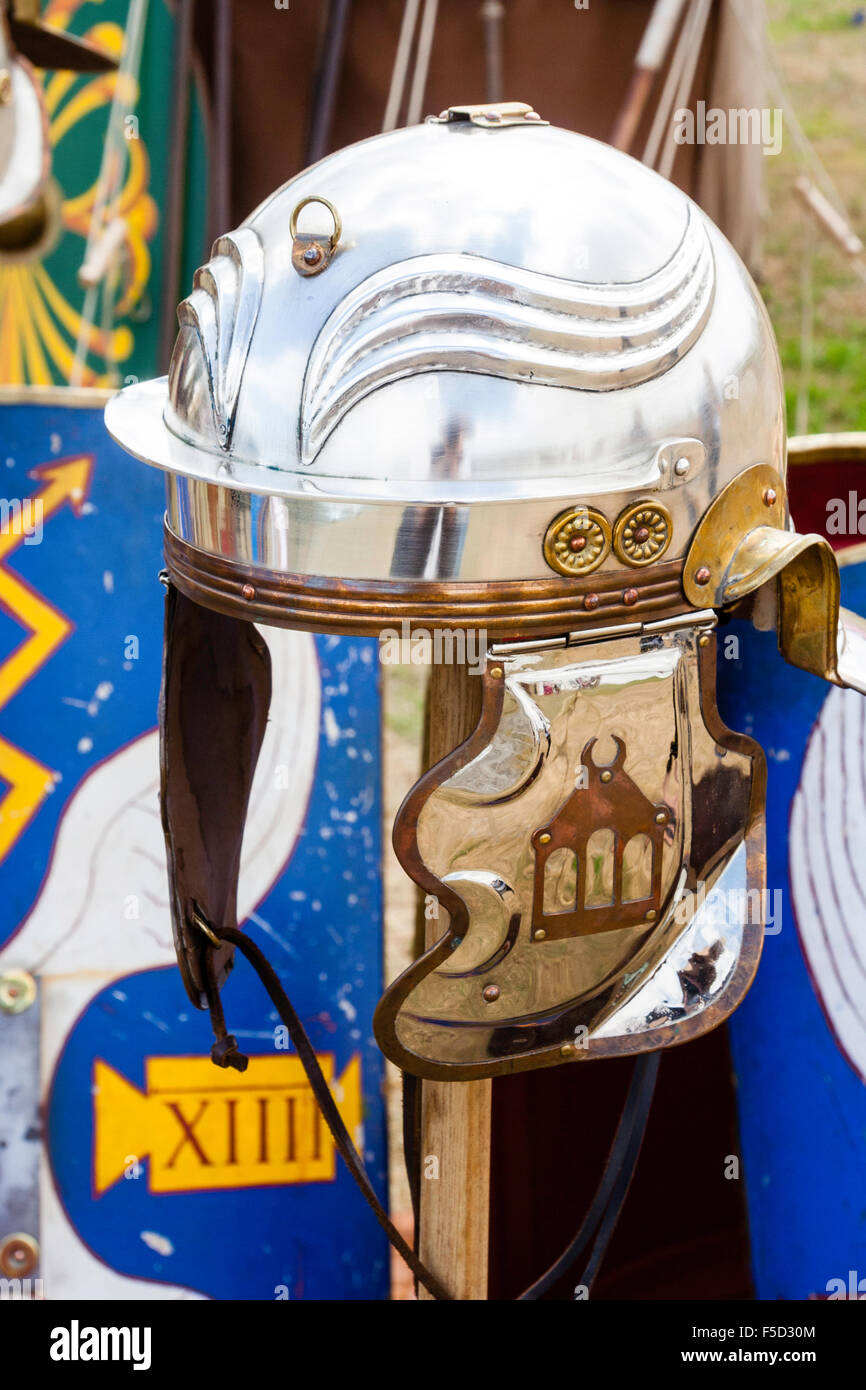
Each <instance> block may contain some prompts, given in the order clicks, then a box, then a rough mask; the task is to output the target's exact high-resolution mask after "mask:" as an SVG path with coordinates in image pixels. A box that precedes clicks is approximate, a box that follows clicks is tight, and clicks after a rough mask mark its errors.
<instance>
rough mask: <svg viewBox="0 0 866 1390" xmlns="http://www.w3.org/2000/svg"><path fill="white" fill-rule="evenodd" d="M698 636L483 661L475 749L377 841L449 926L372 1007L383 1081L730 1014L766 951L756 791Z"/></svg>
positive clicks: (651, 1036)
mask: <svg viewBox="0 0 866 1390" xmlns="http://www.w3.org/2000/svg"><path fill="white" fill-rule="evenodd" d="M714 621H715V619H714V616H713V614H712V613H707V612H706V611H705V612H704V613H702V614H695V615H694V617H693V620H692V621H691V623H690V622H689V621H688V620H687V619H682V620H680V621H677V620H676V619H669V620H666V621H662V622H657V623H645V624H642V625H639V627H638V630H637V631H636V632H632V633H630V634H625V633H624V634H623V635H622V636H616V635H615V634H613V633H610V632H605V633H604V634H597V635H596V636H595V637H592V636H590V637H587V638H586V639H584V640H583V641H580V642H578V643H577V644H576V645H574V646H564V647H560V648H556V649H551V648H550V647H545V646H544V645H543V644H539V645H537V646H535V645H532V644H529V643H515V644H514V646H513V647H500V648H494V649H493V650H492V651H491V652H490V654H489V658H488V665H487V672H486V675H485V677H484V704H483V709H482V715H481V722H480V723H479V725H478V728H477V730H476V732H475V733H474V734H473V735H472V736H471V738H470V739H468V740H467V741H466V743H464V744H463V745H462V746H461V747H460V748H458V749H456V750H455V752H454V753H453V754H452V756H451V757H450V758H447V759H445V760H444V761H443V762H440V763H438V764H437V765H436V766H435V767H434V768H432V769H431V770H430V771H429V772H428V773H426V774H425V776H424V777H422V779H421V781H420V782H419V783H418V784H417V786H416V787H415V788H414V789H413V790H412V791H411V792H410V793H409V795H408V797H407V798H406V800H405V802H404V803H403V806H402V807H401V809H400V812H399V814H398V816H397V820H396V822H395V826H394V847H395V850H396V852H397V857H398V858H399V860H400V862H401V864H402V865H403V867H404V868H405V869H406V871H407V872H408V873H409V874H410V876H411V877H412V878H413V879H414V880H415V882H416V883H418V884H419V885H420V886H421V887H422V888H423V890H424V892H425V893H429V894H432V895H434V896H435V897H436V899H437V901H438V903H439V905H440V914H441V916H442V917H443V919H444V917H445V914H447V918H448V925H447V928H446V929H445V931H444V933H443V935H442V937H441V938H440V940H439V941H438V942H437V943H436V944H435V946H433V947H432V948H431V949H430V950H428V951H427V952H426V953H425V954H424V955H423V956H421V957H420V958H419V959H418V960H416V961H415V962H414V963H413V964H412V965H411V966H410V967H409V969H408V970H407V971H405V972H404V974H403V975H401V976H400V977H399V978H398V979H397V980H395V981H394V982H393V984H392V985H391V986H390V987H389V989H388V990H387V991H386V993H385V995H384V997H383V999H382V1001H381V1002H380V1004H379V1006H378V1008H377V1011H376V1016H375V1020H374V1028H375V1031H376V1037H377V1039H378V1042H379V1045H380V1046H381V1047H382V1049H383V1051H384V1052H385V1053H386V1055H387V1056H388V1057H389V1058H391V1060H392V1061H394V1062H396V1063H397V1064H398V1065H399V1066H401V1067H404V1068H405V1069H407V1070H409V1071H412V1072H415V1073H416V1074H418V1075H421V1076H429V1077H437V1078H441V1079H454V1080H469V1079H471V1078H473V1077H481V1076H494V1075H499V1074H501V1073H503V1072H509V1071H515V1070H523V1069H524V1068H529V1067H538V1066H549V1065H552V1064H561V1063H563V1062H565V1061H571V1062H576V1061H580V1060H583V1059H585V1058H587V1057H597V1056H612V1055H617V1054H621V1053H623V1052H640V1051H645V1050H647V1049H652V1048H655V1047H663V1046H665V1045H666V1044H668V1043H671V1042H681V1041H684V1040H685V1039H686V1038H688V1037H695V1036H697V1035H699V1034H700V1033H702V1032H705V1031H706V1030H707V1029H709V1028H711V1027H714V1026H715V1025H716V1024H717V1023H719V1022H721V1020H722V1019H723V1018H725V1017H726V1016H727V1015H728V1013H730V1012H731V1010H732V1009H733V1008H735V1007H736V1005H737V1003H738V1002H739V1000H740V999H741V998H742V997H743V995H744V994H745V992H746V990H747V988H748V986H749V983H750V981H751V978H752V976H753V974H754V971H755V969H756V967H757V962H758V957H759V955H760V948H761V941H762V934H763V925H762V921H761V917H760V911H761V903H762V901H763V900H762V898H761V892H760V890H761V888H762V887H763V883H764V877H763V875H764V855H763V804H764V776H765V774H764V763H763V756H762V754H761V750H760V749H759V748H758V746H757V744H755V743H754V742H753V741H752V740H751V739H749V738H747V737H745V736H743V735H739V734H733V733H731V732H730V730H728V729H726V728H725V727H724V725H723V724H722V723H721V721H720V719H719V717H718V714H717V712H716V709H715V698H714V688H715V642H714V638H713V636H712V628H713V624H714ZM494 665H495V666H496V667H497V668H501V669H502V671H503V675H502V676H501V677H497V678H494V677H493V676H492V668H493V666H494ZM593 745H595V747H594V749H593ZM581 750H583V762H581ZM596 758H597V759H598V765H594V764H595V759H596ZM605 759H606V760H607V761H605ZM582 783H585V784H586V785H585V786H583V787H582V788H581V784H582ZM582 797H583V798H586V799H587V800H586V802H585V803H583V802H581V800H580V798H582ZM584 806H585V808H586V809H583V808H584ZM569 823H570V824H569ZM533 827H534V828H535V829H534V830H533ZM617 831H618V832H619V838H620V841H621V843H619V844H618V843H617V836H616V833H615V832H617ZM594 835H596V836H597V835H601V836H607V837H609V839H608V842H607V849H606V851H605V850H604V849H599V850H598V852H597V845H596V842H595V841H594V839H593V836H594ZM610 840H612V841H613V843H612V844H611V843H610ZM639 841H642V842H643V843H642V844H639V843H638V842H639ZM575 849H576V850H577V853H576V855H574V851H575ZM633 849H636V850H638V851H639V853H638V854H636V855H632V850H633ZM568 852H571V853H572V854H573V856H574V857H575V858H576V859H577V860H579V861H580V862H579V863H578V865H577V874H576V875H575V874H574V873H573V872H572V871H570V870H568V869H566V870H565V872H562V873H560V872H559V870H558V868H557V867H556V866H554V868H555V873H554V878H553V883H552V885H551V887H552V892H551V896H552V898H553V901H552V902H545V899H544V893H545V889H546V888H547V887H548V884H547V883H546V882H545V881H544V879H545V878H546V868H547V865H549V864H550V863H551V861H552V858H553V856H554V855H555V854H557V853H558V854H560V855H562V854H565V853H568ZM626 861H629V862H628V863H627V862H626ZM581 865H582V866H583V872H582V873H581ZM542 868H543V869H544V873H543V874H542V873H540V872H539V871H540V870H541V869H542ZM581 879H582V882H581ZM700 885H703V887H700ZM578 898H580V902H579V904H578ZM587 899H589V901H587ZM719 900H721V903H722V905H723V910H722V911H721V912H720V911H719ZM749 904H753V905H755V907H756V908H757V911H754V910H753V909H752V908H750V907H749ZM560 909H562V910H563V911H562V914H560ZM599 928H601V929H599ZM696 980H697V981H699V984H698V985H696V984H695V981H696ZM490 985H493V986H495V989H496V991H497V992H496V994H495V997H494V992H493V991H492V990H488V986H490ZM485 991H488V992H487V993H485ZM578 1035H579V1036H580V1037H581V1039H582V1041H581V1042H580V1045H579V1046H575V1045H574V1044H575V1039H576V1037H577V1036H578Z"/></svg>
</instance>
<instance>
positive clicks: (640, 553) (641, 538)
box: [613, 498, 674, 566]
mask: <svg viewBox="0 0 866 1390" xmlns="http://www.w3.org/2000/svg"><path fill="white" fill-rule="evenodd" d="M673 533H674V527H673V522H672V521H671V514H670V512H669V511H668V509H667V507H664V506H662V504H661V502H656V501H654V500H653V499H651V498H650V499H648V500H647V501H644V502H637V503H635V504H634V505H633V506H630V507H626V509H625V511H624V512H621V513H620V515H619V516H618V517H617V521H616V525H615V526H614V528H613V548H614V550H615V551H616V554H617V555H618V557H619V558H620V560H622V561H623V563H624V564H626V565H635V566H640V565H651V564H652V563H653V561H654V560H660V559H661V557H662V556H663V555H664V553H665V551H666V550H667V548H668V546H669V545H670V543H671V539H672V537H673Z"/></svg>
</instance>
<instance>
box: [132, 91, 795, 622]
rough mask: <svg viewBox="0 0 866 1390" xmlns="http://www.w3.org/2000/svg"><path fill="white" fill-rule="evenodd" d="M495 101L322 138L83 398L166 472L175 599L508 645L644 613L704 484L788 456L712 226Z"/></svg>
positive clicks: (681, 549)
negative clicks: (139, 355)
mask: <svg viewBox="0 0 866 1390" xmlns="http://www.w3.org/2000/svg"><path fill="white" fill-rule="evenodd" d="M499 110H500V111H504V112H505V115H499V117H498V119H497V117H496V113H493V115H492V116H491V115H490V114H489V109H485V108H451V109H450V111H448V112H445V113H443V115H442V116H441V117H439V118H436V119H432V120H429V121H427V122H426V123H425V124H423V125H420V126H415V127H411V128H409V129H406V130H400V131H396V132H394V133H392V134H389V135H384V136H379V137H376V138H374V139H371V140H367V141H364V142H362V143H361V144H358V145H354V146H351V147H349V148H348V149H345V150H342V151H340V152H339V153H337V154H334V155H331V156H330V157H328V158H327V159H324V160H322V161H321V162H320V163H319V164H317V165H315V166H314V167H313V168H312V169H309V170H307V171H305V172H304V173H302V174H300V175H299V176H298V177H297V178H295V179H293V180H291V181H290V182H289V183H288V184H286V185H285V186H284V187H283V188H282V189H280V190H279V191H278V192H276V193H275V194H274V195H273V196H272V197H271V198H269V199H268V200H267V201H266V202H265V203H264V204H263V205H262V206H261V207H260V208H259V209H258V210H257V211H256V212H255V213H253V214H252V216H251V217H250V218H249V219H248V220H247V221H246V223H244V225H243V226H242V227H241V228H239V229H238V230H237V231H235V232H234V233H232V234H231V235H228V236H225V237H222V238H220V239H219V240H218V241H217V243H216V244H215V246H214V248H213V257H212V259H211V260H210V261H209V262H208V264H207V265H206V266H204V267H203V268H202V269H201V270H200V271H199V272H198V273H197V276H196V283H195V288H194V289H193V292H192V294H191V295H190V296H189V298H188V299H187V300H186V301H185V302H184V303H183V304H182V305H181V307H180V310H179V320H180V333H179V335H178V339H177V345H176V347H175V351H174V356H173V359H172V363H171V370H170V373H169V376H168V378H167V379H161V380H158V381H153V382H147V383H144V384H141V385H134V386H130V387H128V388H127V389H126V390H125V391H123V392H122V393H121V394H120V395H119V396H118V397H117V398H116V399H115V400H113V401H112V402H111V403H110V405H109V407H108V410H107V412H106V420H107V424H108V428H109V430H110V431H111V433H112V434H113V435H114V436H115V438H116V439H117V440H118V441H119V442H120V443H121V444H122V445H123V446H124V447H125V448H126V449H128V450H129V451H130V452H132V453H134V454H136V455H137V456H138V457H140V458H142V459H143V460H145V461H146V462H148V463H152V464H156V465H157V466H158V467H160V468H163V469H165V470H166V473H167V475H168V522H167V525H168V544H169V565H170V568H176V569H177V579H178V583H179V584H180V586H181V587H182V588H183V587H184V586H185V585H187V586H189V585H191V584H193V583H200V584H201V585H202V588H203V592H204V596H205V598H206V599H207V600H208V601H210V602H213V603H215V604H219V605H226V606H228V607H229V608H231V609H232V610H234V609H236V608H241V609H243V606H244V603H246V604H247V605H249V603H253V605H254V610H255V606H256V604H257V603H258V604H259V605H261V616H263V617H268V618H269V620H271V621H281V620H284V617H285V608H286V605H288V606H289V607H292V608H293V619H294V620H295V621H296V622H297V623H298V624H299V625H306V626H311V627H331V628H335V629H336V630H368V631H373V630H376V629H377V627H378V626H380V625H381V616H382V603H383V600H394V601H396V602H397V603H398V605H401V611H403V607H405V614H404V615H405V616H409V617H410V618H416V617H417V618H419V619H424V620H425V621H428V622H429V621H434V622H435V621H437V620H441V621H442V622H443V623H444V622H447V623H449V624H450V625H454V624H455V623H457V624H458V625H459V624H461V623H462V622H465V621H467V614H468V618H469V620H471V621H472V622H473V623H475V622H477V621H478V619H479V616H480V615H482V614H486V624H487V626H488V627H489V628H490V629H491V630H493V631H499V632H503V633H508V634H511V635H515V634H526V633H527V632H544V631H554V630H560V631H561V630H562V626H563V618H567V620H568V622H572V621H573V622H580V621H582V620H583V618H584V617H585V616H586V615H587V614H589V615H591V616H592V618H593V620H594V621H596V622H597V621H598V619H599V617H602V616H607V617H610V618H616V617H620V618H622V617H623V616H633V614H628V611H627V610H628V609H632V610H633V611H634V612H645V613H653V612H666V611H668V610H669V609H670V608H671V606H672V605H673V607H674V608H676V606H677V605H679V606H680V607H683V606H685V607H688V604H687V603H686V601H685V600H684V597H683V594H682V589H681V587H680V574H681V571H682V565H683V561H684V558H685V555H686V552H687V550H688V547H689V544H690V541H691V538H692V534H693V532H694V529H695V526H696V525H697V523H698V521H699V520H700V518H701V517H702V516H703V514H704V513H705V511H706V510H707V508H708V506H709V504H710V502H711V501H712V500H713V498H714V497H715V496H716V495H717V494H718V493H719V492H720V491H721V490H722V489H723V488H724V487H725V485H726V484H727V483H729V482H730V481H731V479H733V478H734V477H735V476H736V475H737V474H738V473H740V472H741V471H742V470H743V469H744V468H746V467H748V466H749V465H751V464H758V463H760V464H763V465H767V466H769V467H771V468H772V469H774V470H775V471H776V472H777V473H778V474H779V475H783V474H784V453H785V436H784V424H783V393H782V386H781V375H780V368H779V361H778V355H777V352H776V347H775V343H774V339H773V335H772V332H771V329H770V326H769V323H768V320H767V316H766V313H765V311H764V309H763V306H762V304H761V301H760V298H759V296H758V294H757V291H756V290H755V287H754V285H753V284H752V282H751V280H750V278H749V276H748V274H747V272H746V270H745V269H744V267H743V265H742V264H741V262H740V261H739V259H738V257H737V255H736V254H735V252H734V251H733V250H732V248H731V247H730V245H729V244H728V243H727V241H726V240H725V239H724V237H723V236H722V235H721V234H720V233H719V232H718V231H717V230H716V228H715V227H714V226H713V225H712V224H711V223H710V222H709V221H708V220H707V218H706V217H705V216H704V215H703V213H702V212H701V211H700V210H699V209H698V208H697V207H696V206H695V205H694V204H693V203H692V202H691V201H690V200H689V199H688V198H686V197H685V196H684V195H683V194H682V193H680V192H679V190H677V189H676V188H674V187H673V186H672V185H670V184H669V183H667V182H666V181H665V180H663V179H662V178H660V177H659V176H658V175H656V174H654V173H653V172H651V171H649V170H647V169H645V168H644V167H643V166H642V165H640V164H638V163H637V162H636V161H634V160H632V159H630V158H629V157H628V156H626V155H623V154H620V153H618V152H617V151H614V150H612V149H610V148H609V147H608V146H606V145H603V144H600V143H598V142H597V141H594V140H590V139H586V138H584V137H583V136H579V135H575V134H573V133H571V132H569V131H564V130H558V129H554V128H553V127H551V126H549V125H547V124H546V123H544V122H543V121H541V120H539V119H538V118H537V117H536V116H535V113H534V112H532V111H531V110H530V109H529V108H525V107H521V106H519V105H518V104H516V103H515V104H512V106H511V107H510V108H499ZM485 111H487V112H488V114H485ZM299 228H307V229H308V230H299ZM783 494H784V488H783V486H782V495H783ZM175 541H179V542H182V543H183V545H184V546H185V547H192V548H193V550H194V556H193V558H192V568H190V557H189V554H184V552H183V551H181V550H180V549H179V548H178V547H177V546H175V545H174V542H175ZM193 570H194V571H195V577H193ZM245 588H246V590H247V593H249V590H250V588H254V589H255V590H256V597H255V598H254V599H247V600H243V599H242V594H243V591H244V589H245ZM632 591H634V592H632ZM624 594H627V596H628V598H627V601H626V600H624V598H623V595H624ZM245 611H250V610H249V608H248V607H247V609H246V610H245ZM567 625H568V623H566V626H567Z"/></svg>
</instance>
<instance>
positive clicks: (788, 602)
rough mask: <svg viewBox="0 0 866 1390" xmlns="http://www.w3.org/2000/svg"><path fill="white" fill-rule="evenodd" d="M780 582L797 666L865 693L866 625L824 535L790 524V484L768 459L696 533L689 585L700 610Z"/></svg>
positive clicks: (784, 644) (787, 645)
mask: <svg viewBox="0 0 866 1390" xmlns="http://www.w3.org/2000/svg"><path fill="white" fill-rule="evenodd" d="M772 579H778V585H777V595H778V604H777V618H776V631H777V634H778V639H779V650H780V651H781V653H782V655H783V657H784V658H785V660H786V661H788V662H790V663H791V665H792V666H799V667H801V668H802V669H803V670H805V671H811V672H812V674H813V675H816V676H822V677H823V678H824V679H825V680H828V681H831V682H832V683H833V684H834V685H844V686H852V687H853V688H854V689H856V690H860V691H864V690H866V661H864V659H863V658H864V654H866V623H864V622H863V620H862V619H861V618H859V617H857V615H856V614H854V613H851V612H849V611H848V609H845V608H840V607H839V566H838V565H837V563H836V556H835V555H834V554H833V550H832V548H831V546H830V545H829V543H828V542H827V541H826V540H825V539H824V537H823V536H818V535H815V534H810V535H805V536H801V535H798V533H797V532H796V531H789V530H787V529H786V502H785V484H784V481H783V479H782V478H781V476H780V475H779V474H778V473H777V472H776V471H775V469H773V468H771V467H769V465H767V464H756V465H755V467H754V468H749V469H747V470H746V471H745V472H744V473H740V474H739V475H738V476H737V477H736V478H734V479H733V480H732V482H730V483H729V484H728V486H727V487H726V488H725V489H724V491H722V492H720V493H719V496H718V497H717V498H716V500H715V501H714V502H713V503H712V505H711V506H710V508H709V510H708V511H707V512H706V514H705V515H704V518H703V520H702V521H701V523H700V525H699V526H698V528H697V531H696V532H695V535H694V538H693V540H692V544H691V547H690V549H689V553H688V555H687V556H686V563H685V569H684V572H683V588H684V589H685V592H686V597H687V598H688V600H689V602H690V603H693V604H694V605H695V606H696V607H707V606H709V607H711V608H726V607H728V606H730V605H731V604H733V603H736V602H738V601H739V600H740V599H743V598H746V597H747V596H748V595H749V594H753V593H755V591H756V590H757V589H759V588H760V587H761V586H762V585H764V584H767V583H768V582H769V581H770V580H772Z"/></svg>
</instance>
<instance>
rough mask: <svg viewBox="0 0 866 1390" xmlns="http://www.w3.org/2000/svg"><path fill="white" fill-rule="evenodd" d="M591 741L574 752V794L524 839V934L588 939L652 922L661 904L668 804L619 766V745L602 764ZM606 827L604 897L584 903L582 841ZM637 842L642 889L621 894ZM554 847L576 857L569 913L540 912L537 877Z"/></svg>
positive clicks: (586, 870)
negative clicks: (527, 914) (646, 860)
mask: <svg viewBox="0 0 866 1390" xmlns="http://www.w3.org/2000/svg"><path fill="white" fill-rule="evenodd" d="M596 743H597V739H595V738H591V739H590V740H589V742H588V743H587V744H586V746H585V748H584V750H583V753H582V755H581V775H580V777H579V779H578V781H577V784H576V786H575V788H574V791H573V792H572V793H571V795H570V796H569V797H568V798H567V799H566V800H565V801H564V802H563V804H562V805H561V806H560V808H559V810H558V811H557V812H556V815H555V816H554V817H553V819H552V820H551V821H549V822H548V823H547V825H545V826H542V827H540V828H539V829H538V830H536V831H535V833H534V834H533V836H532V846H533V848H534V850H535V886H534V889H533V895H532V931H533V935H535V936H537V935H538V933H539V931H540V932H541V936H542V938H543V939H545V940H547V941H562V940H565V939H567V938H568V937H572V936H591V935H593V934H594V933H595V932H603V931H618V930H619V929H620V928H621V927H633V926H637V925H638V924H639V923H641V922H646V921H652V919H653V918H654V917H657V916H658V910H659V908H660V907H661V884H662V844H663V841H664V835H665V832H664V827H665V825H666V824H667V820H668V808H667V807H666V806H663V805H661V804H656V805H654V804H653V803H652V802H651V801H650V800H649V799H648V797H645V796H644V794H643V792H642V791H641V789H640V787H639V786H637V784H636V783H635V782H633V781H632V779H631V778H630V777H629V775H628V773H627V772H626V771H625V769H624V767H623V763H624V760H625V744H624V743H623V741H622V739H621V738H616V737H614V743H615V744H616V750H617V751H616V757H615V758H614V760H613V762H612V763H609V764H607V765H606V766H605V767H603V768H602V767H598V766H597V765H596V764H595V762H594V761H593V758H592V750H593V748H594V746H595V744H596ZM607 829H609V830H610V831H611V832H612V835H611V839H612V846H611V849H612V856H613V863H612V866H611V867H612V870H613V872H612V875H611V883H610V885H609V891H608V893H607V894H604V895H603V896H605V897H607V901H602V902H598V903H593V902H592V901H591V888H592V881H591V873H592V866H591V864H590V856H589V854H588V846H589V843H590V840H591V839H593V838H594V837H595V836H597V835H599V833H600V832H601V831H604V830H607ZM639 839H644V840H646V841H648V843H649V847H650V864H649V873H648V874H647V876H646V877H647V880H648V882H647V887H649V890H650V891H649V893H646V894H643V895H642V896H640V897H636V898H634V897H628V896H627V890H626V888H625V885H624V874H623V863H624V859H625V853H626V849H627V847H629V846H631V845H632V844H634V843H635V842H636V841H638V840H639ZM560 850H566V851H569V852H571V853H572V854H573V856H574V859H575V862H576V869H577V873H576V883H575V895H574V906H573V907H572V908H571V910H568V909H564V910H563V909H560V910H559V911H556V912H546V911H545V877H546V874H547V871H548V868H549V866H550V863H551V859H552V856H553V855H555V854H556V853H557V852H558V851H560Z"/></svg>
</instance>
